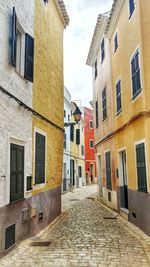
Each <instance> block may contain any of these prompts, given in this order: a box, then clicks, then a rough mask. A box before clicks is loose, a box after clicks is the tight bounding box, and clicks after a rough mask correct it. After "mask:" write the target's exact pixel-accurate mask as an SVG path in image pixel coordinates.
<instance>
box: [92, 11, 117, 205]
mask: <svg viewBox="0 0 150 267" xmlns="http://www.w3.org/2000/svg"><path fill="white" fill-rule="evenodd" d="M107 25H108V16H102V15H99V16H98V19H97V23H96V26H95V30H94V34H93V38H92V42H91V46H90V50H89V53H88V58H87V64H88V65H90V66H91V67H92V74H93V75H92V80H93V102H94V113H95V116H94V143H95V151H96V160H97V168H98V184H99V196H100V198H102V199H103V202H104V203H105V204H106V205H107V206H109V207H111V208H113V209H117V190H116V189H117V188H116V175H115V161H114V156H115V155H114V136H113V134H112V133H113V114H112V107H113V102H112V72H111V57H110V41H109V39H108V37H107V35H106V33H105V31H106V28H107Z"/></svg>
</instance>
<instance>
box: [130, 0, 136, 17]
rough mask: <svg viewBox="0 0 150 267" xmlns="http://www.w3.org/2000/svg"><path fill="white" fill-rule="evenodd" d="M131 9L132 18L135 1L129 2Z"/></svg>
mask: <svg viewBox="0 0 150 267" xmlns="http://www.w3.org/2000/svg"><path fill="white" fill-rule="evenodd" d="M129 9H130V17H131V16H132V13H133V11H134V9H135V5H134V0H129ZM130 17H129V18H130Z"/></svg>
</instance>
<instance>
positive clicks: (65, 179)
mask: <svg viewBox="0 0 150 267" xmlns="http://www.w3.org/2000/svg"><path fill="white" fill-rule="evenodd" d="M70 121H71V95H70V93H69V91H68V90H67V88H66V87H65V88H64V122H70ZM70 157H71V151H70V126H68V127H65V133H64V156H63V173H62V191H64V192H66V191H68V190H69V189H70Z"/></svg>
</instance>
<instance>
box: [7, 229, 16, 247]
mask: <svg viewBox="0 0 150 267" xmlns="http://www.w3.org/2000/svg"><path fill="white" fill-rule="evenodd" d="M15 228H16V227H15V224H13V225H10V226H8V227H7V228H6V230H5V250H7V249H8V248H10V247H12V246H13V245H14V244H15Z"/></svg>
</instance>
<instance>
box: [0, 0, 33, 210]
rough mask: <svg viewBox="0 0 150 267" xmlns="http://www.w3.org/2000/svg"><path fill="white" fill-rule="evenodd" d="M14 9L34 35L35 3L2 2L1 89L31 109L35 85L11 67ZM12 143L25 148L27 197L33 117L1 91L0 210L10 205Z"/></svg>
mask: <svg viewBox="0 0 150 267" xmlns="http://www.w3.org/2000/svg"><path fill="white" fill-rule="evenodd" d="M13 6H15V10H16V14H17V21H18V23H19V25H21V27H22V31H24V33H28V34H30V35H31V36H33V35H34V27H33V26H34V0H32V1H31V0H26V1H20V0H13V1H10V0H5V1H3V0H0V21H1V27H0V28H1V30H0V86H2V87H3V88H4V89H5V90H7V91H8V92H9V93H11V94H12V95H14V96H15V97H16V98H18V99H19V100H21V101H22V102H23V103H24V104H26V105H27V106H29V107H32V83H31V82H29V81H27V80H25V79H24V77H23V76H21V75H20V74H18V73H17V70H16V68H15V67H13V66H12V65H11V64H9V62H10V44H11V27H12V14H13ZM24 46H25V45H24ZM11 143H14V144H19V145H22V146H24V150H25V152H24V188H25V189H24V190H25V197H28V196H29V195H27V194H26V177H27V175H32V116H31V113H30V112H29V111H26V110H25V109H24V108H23V107H21V106H20V105H19V104H18V103H17V102H16V101H15V100H14V99H12V98H10V97H9V96H7V95H6V94H4V93H3V92H2V91H1V90H0V151H1V159H0V207H2V206H4V205H6V204H9V202H10V200H9V199H10V144H11Z"/></svg>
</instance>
